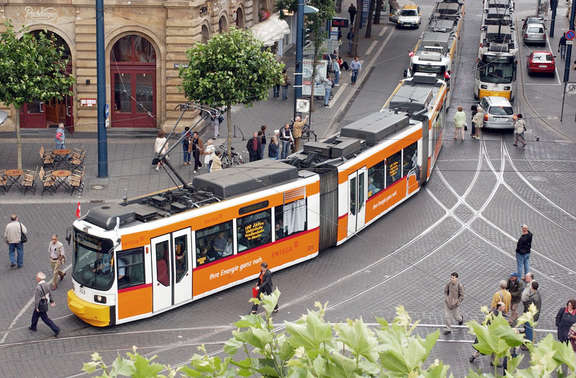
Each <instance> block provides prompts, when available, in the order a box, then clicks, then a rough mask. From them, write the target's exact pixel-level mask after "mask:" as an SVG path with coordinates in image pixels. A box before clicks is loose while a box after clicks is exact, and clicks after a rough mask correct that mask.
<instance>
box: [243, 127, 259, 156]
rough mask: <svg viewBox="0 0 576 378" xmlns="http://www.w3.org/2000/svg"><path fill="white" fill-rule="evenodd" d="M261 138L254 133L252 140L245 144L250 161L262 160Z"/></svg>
mask: <svg viewBox="0 0 576 378" xmlns="http://www.w3.org/2000/svg"><path fill="white" fill-rule="evenodd" d="M261 138H262V137H261V136H259V135H258V132H255V133H254V135H253V136H252V138H250V139H249V140H248V143H246V149H247V150H248V155H249V156H250V161H256V160H260V159H261V158H262V139H261Z"/></svg>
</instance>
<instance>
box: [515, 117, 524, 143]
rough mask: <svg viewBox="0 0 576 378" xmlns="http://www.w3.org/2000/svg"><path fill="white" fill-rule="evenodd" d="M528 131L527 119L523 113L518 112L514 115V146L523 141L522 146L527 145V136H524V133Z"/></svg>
mask: <svg viewBox="0 0 576 378" xmlns="http://www.w3.org/2000/svg"><path fill="white" fill-rule="evenodd" d="M525 132H526V121H524V117H522V114H517V115H515V116H514V146H515V147H518V142H520V143H522V147H526V138H524V133H525Z"/></svg>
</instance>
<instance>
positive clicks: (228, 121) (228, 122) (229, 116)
mask: <svg viewBox="0 0 576 378" xmlns="http://www.w3.org/2000/svg"><path fill="white" fill-rule="evenodd" d="M226 126H227V129H228V136H227V137H226V143H227V144H228V145H227V147H226V149H227V151H228V157H230V159H232V133H233V132H234V130H233V128H232V105H231V104H227V105H226Z"/></svg>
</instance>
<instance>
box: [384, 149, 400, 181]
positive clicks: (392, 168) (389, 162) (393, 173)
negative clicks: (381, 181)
mask: <svg viewBox="0 0 576 378" xmlns="http://www.w3.org/2000/svg"><path fill="white" fill-rule="evenodd" d="M401 160H402V151H398V152H396V153H395V154H394V155H392V156H390V157H388V158H387V159H386V187H389V186H390V185H392V184H394V183H395V182H396V181H398V180H399V179H400V178H401V177H402V166H401Z"/></svg>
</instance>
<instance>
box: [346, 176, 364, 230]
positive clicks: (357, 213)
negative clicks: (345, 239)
mask: <svg viewBox="0 0 576 378" xmlns="http://www.w3.org/2000/svg"><path fill="white" fill-rule="evenodd" d="M366 181H367V174H366V168H361V169H359V170H357V171H356V172H354V173H352V174H351V175H349V176H348V236H352V235H354V234H355V233H356V232H357V231H360V230H361V229H362V228H363V227H364V224H365V219H366V195H367V194H368V193H367V186H366Z"/></svg>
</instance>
